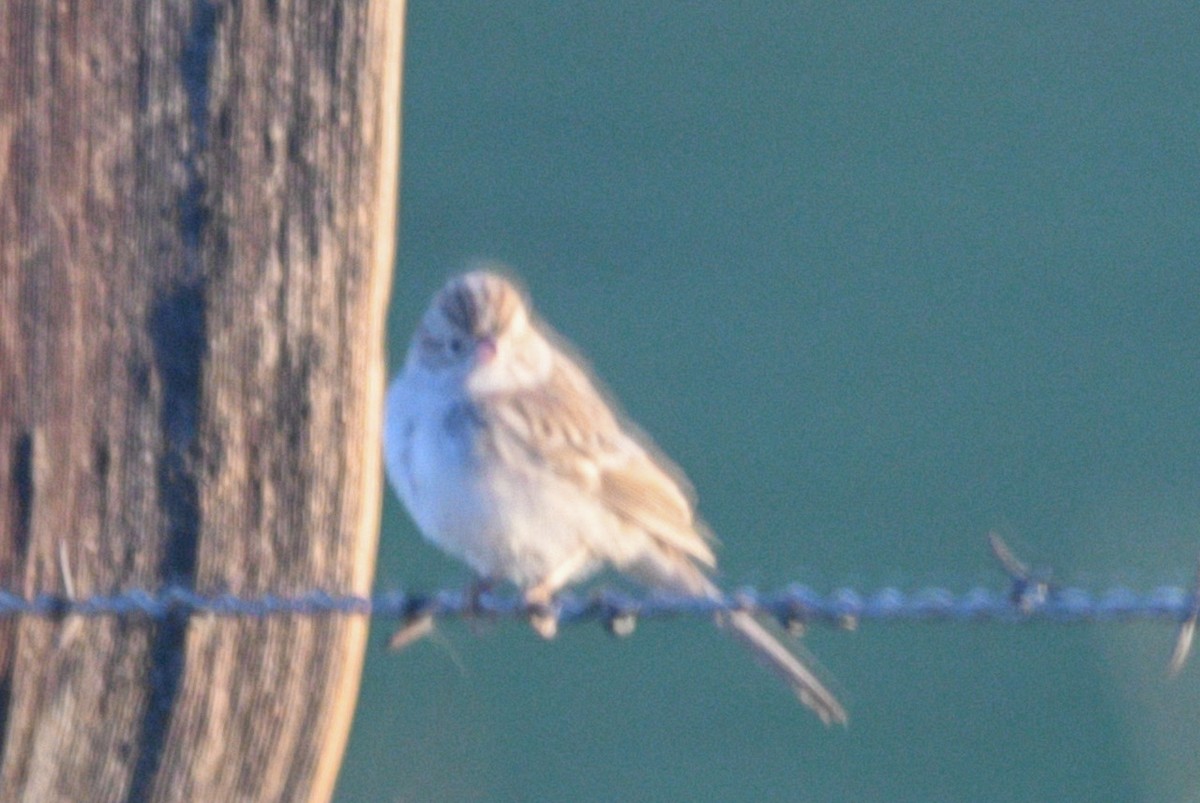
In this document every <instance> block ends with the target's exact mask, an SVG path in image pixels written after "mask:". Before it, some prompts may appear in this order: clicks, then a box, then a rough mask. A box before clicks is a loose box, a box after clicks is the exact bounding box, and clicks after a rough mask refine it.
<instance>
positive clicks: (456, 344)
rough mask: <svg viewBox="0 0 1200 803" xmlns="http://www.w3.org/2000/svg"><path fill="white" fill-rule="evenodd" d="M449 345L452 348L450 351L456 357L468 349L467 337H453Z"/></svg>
mask: <svg viewBox="0 0 1200 803" xmlns="http://www.w3.org/2000/svg"><path fill="white" fill-rule="evenodd" d="M447 345H448V346H449V348H450V353H451V354H453V355H454V356H455V357H460V356H462V353H463V352H464V351H466V350H467V341H466V339H465V338H461V337H452V338H450V342H449V343H448V344H447Z"/></svg>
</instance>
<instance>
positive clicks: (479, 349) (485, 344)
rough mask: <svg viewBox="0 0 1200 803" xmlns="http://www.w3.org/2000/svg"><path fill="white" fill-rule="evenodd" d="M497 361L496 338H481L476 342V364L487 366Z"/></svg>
mask: <svg viewBox="0 0 1200 803" xmlns="http://www.w3.org/2000/svg"><path fill="white" fill-rule="evenodd" d="M494 359H496V338H494V337H481V338H479V339H478V340H477V341H475V362H477V363H478V364H480V365H486V364H488V363H489V362H491V361H492V360H494Z"/></svg>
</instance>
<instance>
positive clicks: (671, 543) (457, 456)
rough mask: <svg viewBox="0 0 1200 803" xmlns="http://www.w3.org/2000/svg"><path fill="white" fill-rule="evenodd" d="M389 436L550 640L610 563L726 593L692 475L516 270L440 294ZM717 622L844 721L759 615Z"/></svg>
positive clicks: (692, 590)
mask: <svg viewBox="0 0 1200 803" xmlns="http://www.w3.org/2000/svg"><path fill="white" fill-rule="evenodd" d="M383 445H384V464H385V469H386V473H387V477H388V480H389V482H390V484H391V485H392V487H393V489H394V490H395V491H396V494H397V495H398V496H399V497H400V499H401V500H402V501H403V503H404V506H405V508H406V509H407V511H408V513H409V514H410V516H411V517H412V519H413V520H414V522H415V523H416V525H417V527H418V529H419V530H420V532H421V533H422V535H423V536H424V538H425V539H426V540H428V541H429V542H431V543H432V544H433V545H435V546H436V547H438V548H440V549H441V550H442V551H444V552H446V553H447V554H449V555H450V556H452V557H454V558H456V559H458V560H459V561H461V562H463V563H465V564H467V566H468V567H469V568H470V569H471V570H472V571H473V572H474V573H475V575H476V576H477V577H478V578H480V581H481V582H486V583H492V582H496V581H506V582H509V583H512V584H513V585H514V586H515V587H516V588H518V589H519V590H520V592H521V594H522V599H523V602H524V604H525V606H526V609H527V610H528V611H530V623H531V625H532V626H533V627H534V629H535V630H536V631H537V632H538V633H539V634H540V635H542V636H543V637H545V638H552V637H553V636H554V635H555V633H556V629H557V618H556V616H555V614H554V610H553V605H552V603H553V600H554V597H555V595H556V594H557V593H558V592H559V591H560V590H562V589H563V588H565V587H567V586H569V585H572V584H575V583H579V582H581V581H584V580H586V579H587V578H589V577H591V576H592V575H594V574H595V573H596V572H598V571H600V570H601V569H603V568H606V567H611V568H612V569H615V570H616V571H617V572H619V573H621V574H624V575H626V576H628V577H630V578H632V579H633V580H634V581H635V582H639V583H641V584H642V585H644V586H645V587H647V588H649V589H652V590H656V591H661V592H666V593H670V594H676V595H687V596H693V597H700V598H705V599H710V600H718V599H722V598H723V595H722V593H721V591H720V589H719V588H718V587H717V585H716V584H715V583H714V582H713V580H712V578H711V577H710V574H711V573H712V572H713V571H714V570H715V569H716V564H717V561H716V555H715V553H714V551H713V546H714V543H715V539H714V537H713V535H712V534H711V532H710V531H709V529H708V527H707V526H706V525H705V524H704V522H703V521H702V520H701V519H700V518H699V516H698V515H697V513H696V496H695V493H694V491H693V489H692V486H691V485H690V483H689V482H688V480H687V478H686V477H685V476H684V474H683V472H682V471H681V470H680V469H679V468H678V467H677V466H676V465H675V464H674V463H672V462H671V461H670V460H669V459H668V458H667V457H666V456H665V455H664V454H663V453H662V452H661V451H660V450H659V449H658V448H657V447H656V446H655V445H654V443H653V441H652V440H650V438H649V437H647V436H646V435H644V434H643V433H642V432H641V431H640V430H639V429H638V428H637V427H636V426H635V425H634V424H633V423H631V422H629V421H628V420H626V418H625V417H624V416H623V414H622V413H621V412H620V410H619V408H618V407H617V405H616V403H615V402H613V401H611V400H610V397H609V395H608V394H607V393H606V391H604V390H603V389H602V387H601V386H600V384H599V382H598V381H597V380H595V379H593V377H592V375H591V373H590V371H589V370H588V368H587V367H586V363H584V361H583V360H582V358H580V357H579V356H577V355H576V353H575V351H574V349H573V348H572V347H570V346H569V345H568V344H567V343H566V341H565V340H564V339H563V338H562V337H560V336H559V335H558V334H557V333H556V332H555V331H554V330H553V329H552V328H551V327H550V326H549V324H547V323H545V322H544V321H542V320H541V319H540V318H539V317H538V316H536V315H535V314H534V312H533V310H532V307H531V303H530V301H529V298H528V296H527V295H526V293H525V292H524V291H523V289H522V288H521V287H520V285H519V284H518V283H517V282H516V280H515V279H512V278H510V277H509V275H507V274H506V273H504V272H501V271H499V270H496V269H494V268H490V267H489V268H482V269H475V270H469V271H467V272H465V273H463V274H460V275H457V276H454V277H452V278H451V279H449V280H448V281H447V282H446V283H445V285H444V286H443V287H442V288H441V289H440V290H439V291H438V292H437V293H436V294H435V295H434V297H433V299H432V301H431V302H430V304H429V306H428V307H427V309H426V310H425V312H424V314H423V315H422V317H421V320H420V323H419V325H418V326H417V329H416V332H415V334H414V335H413V337H412V340H411V342H410V345H409V348H408V352H407V355H406V357H405V361H404V365H403V368H402V369H401V371H400V373H399V374H398V376H397V377H396V378H395V379H394V380H393V382H392V383H391V385H390V387H389V389H388V393H387V399H386V412H385V421H384V444H383ZM714 621H715V622H716V624H717V625H718V626H719V627H720V628H721V629H722V630H724V631H725V632H727V633H729V634H731V635H732V636H733V637H734V638H735V639H736V640H737V641H738V642H740V643H741V644H742V645H743V646H744V647H746V648H747V649H748V650H749V651H750V652H751V653H752V654H753V655H754V657H755V658H756V659H757V660H758V661H759V662H760V663H761V664H763V665H764V666H766V667H767V668H768V669H770V670H772V671H773V672H774V673H775V674H776V675H778V676H779V677H780V678H781V679H782V680H783V681H784V682H785V683H786V684H787V685H788V686H789V687H790V688H791V689H792V691H793V692H794V693H795V695H796V696H797V697H798V698H799V699H800V701H801V702H802V703H804V704H805V705H807V706H808V707H809V708H811V709H812V710H813V711H814V712H815V713H816V714H817V716H819V717H820V718H821V720H822V721H823V722H824V723H826V724H827V725H828V724H830V723H839V724H845V722H846V721H847V715H846V711H845V709H844V708H843V706H842V705H841V703H839V702H838V700H837V698H836V697H835V696H834V695H833V694H832V693H831V692H830V691H829V690H828V689H827V688H826V687H825V685H824V684H823V683H822V682H821V681H820V679H819V678H818V677H817V676H816V674H815V673H814V672H813V671H812V670H811V669H810V668H809V667H808V666H807V665H806V664H805V663H804V662H803V661H802V660H800V659H799V658H798V657H797V656H796V655H794V654H793V653H792V652H790V651H789V650H788V649H787V648H786V647H785V646H784V645H783V644H782V643H780V641H779V640H778V639H776V638H775V637H774V636H773V635H772V634H771V632H770V631H769V630H767V629H766V628H765V627H764V626H763V625H762V624H761V623H760V622H759V621H758V620H757V619H756V618H755V617H754V616H753V615H752V614H750V613H749V612H746V611H738V610H732V611H731V610H721V611H719V612H718V613H716V614H715V615H714Z"/></svg>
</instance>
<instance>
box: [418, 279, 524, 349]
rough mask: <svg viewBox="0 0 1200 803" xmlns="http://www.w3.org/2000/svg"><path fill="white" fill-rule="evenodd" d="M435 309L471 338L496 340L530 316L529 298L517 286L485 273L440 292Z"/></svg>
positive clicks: (459, 281) (452, 283)
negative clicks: (526, 305) (527, 310)
mask: <svg viewBox="0 0 1200 803" xmlns="http://www.w3.org/2000/svg"><path fill="white" fill-rule="evenodd" d="M434 307H435V308H436V309H438V310H439V311H440V312H441V314H442V315H443V316H444V317H445V319H446V321H447V322H448V323H449V324H450V325H451V326H453V327H454V328H455V329H458V330H459V331H461V332H463V333H464V334H467V335H470V336H471V337H495V336H497V335H499V334H501V333H503V332H506V331H508V329H509V328H510V327H511V326H512V325H513V324H514V323H517V322H523V321H524V320H525V319H526V317H527V313H526V312H525V298H524V296H523V295H522V293H521V291H520V290H518V289H517V287H516V285H514V284H513V283H512V282H511V281H509V280H508V279H506V278H505V277H503V276H501V275H500V274H497V273H492V272H490V271H485V270H476V271H471V272H470V273H464V274H463V275H461V276H456V277H455V278H453V279H451V280H450V281H449V282H447V284H446V286H445V287H443V288H442V290H441V292H439V293H438V296H437V299H436V300H435V301H434Z"/></svg>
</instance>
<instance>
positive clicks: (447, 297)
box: [409, 270, 541, 391]
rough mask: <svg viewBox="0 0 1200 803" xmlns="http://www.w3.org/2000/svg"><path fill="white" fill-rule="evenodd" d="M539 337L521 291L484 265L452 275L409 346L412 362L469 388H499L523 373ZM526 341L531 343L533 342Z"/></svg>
mask: <svg viewBox="0 0 1200 803" xmlns="http://www.w3.org/2000/svg"><path fill="white" fill-rule="evenodd" d="M539 340H541V338H540V336H539V335H538V333H537V331H536V328H535V327H534V326H533V325H532V322H531V320H530V312H529V306H528V304H527V302H526V299H525V295H524V293H522V292H521V290H520V289H518V287H517V285H516V284H514V283H513V282H512V281H511V280H509V279H507V278H505V277H504V276H501V275H500V274H498V273H494V272H491V271H487V270H475V271H471V272H470V273H464V274H462V275H461V276H456V277H454V278H453V279H451V280H450V281H449V282H447V283H446V285H445V286H444V287H442V289H441V290H440V291H438V293H437V295H435V296H434V298H433V301H432V302H431V303H430V305H429V308H428V309H427V310H426V311H425V315H424V317H423V318H422V319H421V325H420V327H419V328H418V329H417V334H416V337H415V338H414V339H413V344H412V348H411V349H410V351H409V360H410V362H412V361H414V360H415V362H416V363H417V364H418V365H419V366H420V367H422V368H423V369H425V370H427V371H430V372H431V373H434V374H435V375H439V376H441V377H443V378H447V379H451V380H457V381H460V382H462V383H464V384H467V385H469V386H470V389H473V390H479V391H484V390H501V389H504V388H503V387H501V386H502V385H503V384H505V383H506V382H507V383H508V384H512V383H513V382H514V381H516V380H519V379H522V378H524V377H523V375H524V374H525V373H527V371H525V370H523V369H524V368H527V367H528V366H524V365H523V364H524V363H526V362H528V361H529V357H530V356H532V357H538V356H540V354H541V350H540V349H539V348H538V347H537V343H538V341H539ZM530 343H532V344H533V345H532V346H531V345H530Z"/></svg>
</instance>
